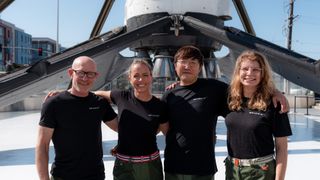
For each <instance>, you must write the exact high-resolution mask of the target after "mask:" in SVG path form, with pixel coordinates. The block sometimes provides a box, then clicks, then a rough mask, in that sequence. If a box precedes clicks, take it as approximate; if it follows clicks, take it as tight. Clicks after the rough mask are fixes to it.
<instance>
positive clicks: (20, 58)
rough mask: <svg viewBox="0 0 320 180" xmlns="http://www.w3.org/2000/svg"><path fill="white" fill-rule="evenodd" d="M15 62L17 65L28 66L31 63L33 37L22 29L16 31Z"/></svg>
mask: <svg viewBox="0 0 320 180" xmlns="http://www.w3.org/2000/svg"><path fill="white" fill-rule="evenodd" d="M14 50H15V51H14V61H15V63H16V64H20V65H27V64H30V63H31V59H32V54H31V52H32V51H33V49H32V36H31V35H30V34H27V33H25V32H24V31H23V30H22V29H19V28H16V29H15V49H14Z"/></svg>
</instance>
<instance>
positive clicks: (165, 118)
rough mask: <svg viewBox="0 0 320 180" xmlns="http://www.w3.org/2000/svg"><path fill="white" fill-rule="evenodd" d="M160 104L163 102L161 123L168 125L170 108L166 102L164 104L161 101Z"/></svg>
mask: <svg viewBox="0 0 320 180" xmlns="http://www.w3.org/2000/svg"><path fill="white" fill-rule="evenodd" d="M160 102H161V114H160V120H159V123H160V124H163V123H166V122H168V121H169V118H168V109H167V108H168V107H167V105H166V103H165V102H163V101H160Z"/></svg>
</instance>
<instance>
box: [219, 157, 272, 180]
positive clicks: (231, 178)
mask: <svg viewBox="0 0 320 180" xmlns="http://www.w3.org/2000/svg"><path fill="white" fill-rule="evenodd" d="M224 162H225V166H226V180H274V179H275V170H276V161H275V160H273V161H270V162H268V163H261V164H254V165H251V166H236V165H234V164H233V163H232V162H231V161H230V160H229V159H228V158H226V159H225V161H224Z"/></svg>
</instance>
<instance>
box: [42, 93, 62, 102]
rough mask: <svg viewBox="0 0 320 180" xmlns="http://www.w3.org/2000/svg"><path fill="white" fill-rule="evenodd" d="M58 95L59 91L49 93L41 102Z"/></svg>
mask: <svg viewBox="0 0 320 180" xmlns="http://www.w3.org/2000/svg"><path fill="white" fill-rule="evenodd" d="M59 93H61V91H59V90H54V91H49V92H48V94H47V95H46V97H44V100H43V102H44V101H46V100H47V99H48V98H49V97H52V96H55V95H57V94H59Z"/></svg>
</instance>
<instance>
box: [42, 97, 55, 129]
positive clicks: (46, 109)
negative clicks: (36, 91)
mask: <svg viewBox="0 0 320 180" xmlns="http://www.w3.org/2000/svg"><path fill="white" fill-rule="evenodd" d="M54 103H55V102H54V101H53V99H48V100H46V101H45V102H44V103H43V104H42V109H41V116H40V122H39V125H40V126H43V127H48V128H55V127H56V119H55V115H54Z"/></svg>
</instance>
